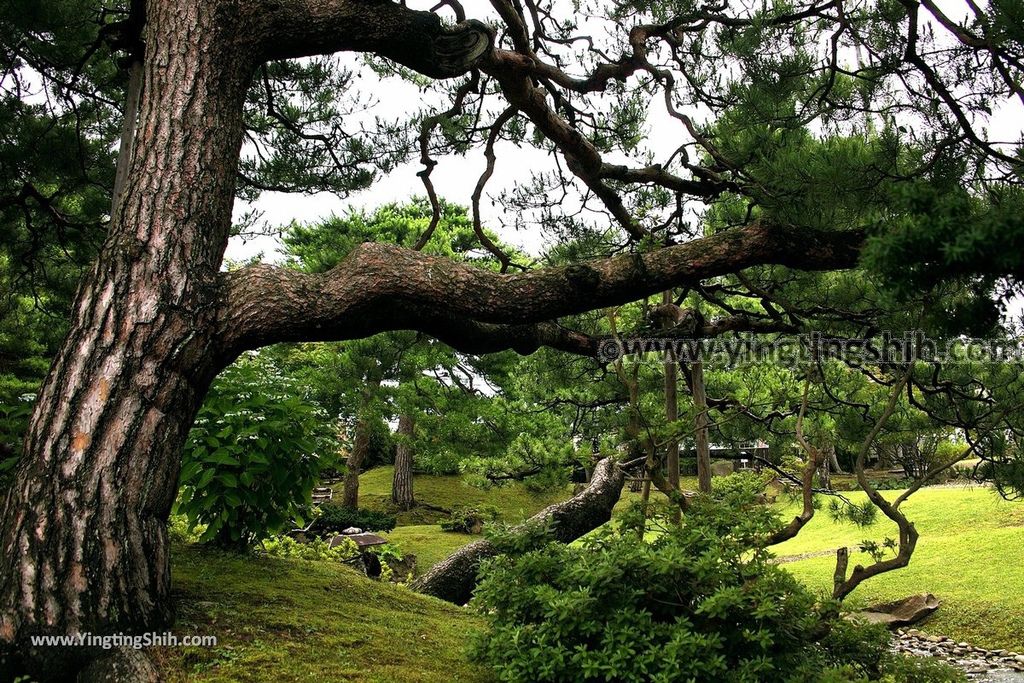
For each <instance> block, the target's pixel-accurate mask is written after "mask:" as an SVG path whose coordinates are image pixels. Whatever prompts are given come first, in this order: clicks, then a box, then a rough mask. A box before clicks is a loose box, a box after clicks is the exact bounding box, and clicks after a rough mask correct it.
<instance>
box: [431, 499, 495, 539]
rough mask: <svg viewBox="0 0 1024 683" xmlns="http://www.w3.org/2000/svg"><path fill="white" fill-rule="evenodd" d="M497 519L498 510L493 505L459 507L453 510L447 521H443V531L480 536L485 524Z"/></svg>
mask: <svg viewBox="0 0 1024 683" xmlns="http://www.w3.org/2000/svg"><path fill="white" fill-rule="evenodd" d="M497 519H498V509H497V508H496V507H494V506H493V505H465V506H464V505H459V506H456V507H454V508H452V512H451V514H450V515H448V518H447V519H443V520H441V530H442V531H454V532H457V533H460V534H478V533H480V532H481V531H482V530H483V527H484V525H485V524H487V523H488V522H494V521H496V520H497Z"/></svg>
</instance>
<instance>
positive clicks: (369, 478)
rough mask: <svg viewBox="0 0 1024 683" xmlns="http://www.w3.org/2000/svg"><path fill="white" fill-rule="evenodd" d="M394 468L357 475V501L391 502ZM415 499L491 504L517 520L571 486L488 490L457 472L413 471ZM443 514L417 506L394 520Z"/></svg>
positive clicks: (417, 520)
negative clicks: (557, 488)
mask: <svg viewBox="0 0 1024 683" xmlns="http://www.w3.org/2000/svg"><path fill="white" fill-rule="evenodd" d="M392 476H394V468H393V467H391V466H390V465H385V466H383V467H375V468H373V469H372V470H368V471H366V472H363V473H362V474H361V475H359V505H360V507H366V508H368V509H373V510H388V509H390V506H391V478H392ZM334 488H335V493H334V495H335V496H336V497H337V498H338V499H340V498H341V484H340V483H338V484H336V485H335V487H334ZM413 488H414V492H415V496H416V500H417V502H419V503H425V504H427V505H431V506H434V507H440V508H448V509H450V508H452V507H453V506H455V505H480V504H486V505H493V506H494V507H495V508H497V509H498V513H499V514H500V515H501V519H502V521H505V522H508V523H514V522H519V521H522V520H524V519H526V518H527V517H529V516H530V515H532V514H534V513H536V512H538V511H540V510H542V509H544V508H545V507H547V506H548V505H550V504H551V503H555V502H558V501H560V500H563V499H565V498H567V497H569V496H571V495H572V487H569V486H566V487H565V488H564V489H562V490H558V491H545V492H543V493H536V492H533V491H530V490H529V489H527V488H526V487H525V486H523V485H522V484H519V483H512V484H508V485H506V486H496V487H493V488H491V489H488V490H484V489H480V488H476V487H473V486H470V485H469V484H467V483H466V482H465V481H464V480H463V478H462V477H461V476H458V475H456V476H435V475H432V474H416V475H414V476H413ZM443 517H444V513H442V512H439V511H437V510H431V509H429V508H417V509H415V510H412V511H410V512H402V513H399V514H398V524H399V525H400V526H407V525H423V524H431V523H434V522H436V521H437V520H439V519H441V518H443Z"/></svg>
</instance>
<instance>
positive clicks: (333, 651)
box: [160, 468, 1024, 683]
mask: <svg viewBox="0 0 1024 683" xmlns="http://www.w3.org/2000/svg"><path fill="white" fill-rule="evenodd" d="M389 482H390V470H389V469H386V468H381V469H380V470H374V471H372V472H370V473H367V475H365V480H364V482H363V483H364V488H363V490H364V493H365V494H366V498H370V499H372V498H371V497H373V498H376V499H377V500H378V501H379V502H383V501H384V500H385V499H386V496H387V491H388V486H389ZM416 485H417V490H418V495H420V497H421V499H423V500H427V501H428V502H431V503H433V504H435V505H442V506H446V507H447V506H450V505H452V504H458V503H465V502H487V503H490V504H492V505H495V506H496V507H499V508H500V509H502V510H503V512H504V514H505V515H506V519H508V520H509V521H516V520H517V519H521V518H522V517H525V516H528V515H529V514H532V513H533V512H535V511H536V510H538V509H540V508H541V507H543V506H544V505H546V504H547V503H549V502H552V501H554V500H556V499H558V498H560V497H562V496H563V495H567V493H568V492H565V493H558V494H554V495H551V496H547V497H538V496H534V495H533V494H531V493H529V492H528V491H526V490H525V489H522V488H520V487H512V488H506V489H496V490H493V491H489V492H484V491H479V490H475V489H470V488H468V487H466V486H464V485H463V484H462V483H461V481H460V480H459V479H458V478H445V477H417V482H416ZM851 495H853V496H854V497H856V495H855V494H851ZM889 495H891V494H889ZM628 497H629V498H635V497H636V495H635V494H630V495H629V496H628ZM906 510H907V513H908V515H909V516H910V517H911V519H913V520H914V521H915V522H916V523H917V526H918V529H919V530H920V531H921V541H920V543H919V546H918V551H917V553H916V554H915V556H914V559H913V560H912V562H911V566H910V567H909V568H907V569H904V570H901V571H897V572H893V573H891V574H887V575H885V576H882V577H877V578H875V579H873V580H871V581H868V582H867V583H865V584H864V585H863V586H862V587H861V588H860V589H858V591H857V592H856V593H854V595H853V596H852V597H851V598H850V601H851V603H853V604H854V605H856V604H858V603H860V604H863V603H866V602H868V601H875V600H880V599H889V598H896V597H902V596H904V595H909V594H911V593H917V592H923V591H930V592H933V593H935V594H936V595H938V596H939V597H940V598H941V599H942V600H943V601H944V602H943V606H942V608H941V609H940V610H939V612H938V614H936V616H935V617H933V618H932V620H931V621H929V622H928V623H927V624H926V626H925V629H926V630H928V631H930V632H933V633H938V634H945V635H950V636H952V637H954V638H956V639H965V640H970V641H972V642H975V643H977V644H979V645H987V646H990V647H1006V648H1008V649H1015V650H1018V651H1021V650H1024V575H1022V574H1021V573H1020V571H1019V568H1020V567H1021V566H1022V565H1024V505H1018V504H1014V503H1008V502H1006V501H1003V500H1001V499H999V498H998V497H996V496H995V495H994V494H993V493H992V492H990V491H988V490H986V489H954V488H947V489H925V490H923V491H920V492H918V494H916V495H915V496H914V498H912V499H911V500H910V502H908V503H907V505H906ZM793 512H795V508H794V507H790V508H786V509H785V510H784V514H785V515H786V516H788V515H790V514H792V513H793ZM407 521H412V520H407ZM887 533H888V534H891V533H892V531H891V525H888V524H887V521H886V520H884V519H880V520H879V522H878V523H877V524H876V525H875V526H874V527H872V528H870V529H857V528H855V527H853V526H850V525H845V524H843V525H837V524H835V523H833V522H832V521H831V520H829V519H828V515H827V514H826V513H820V514H819V515H818V516H817V517H816V518H815V519H814V520H813V521H812V522H811V523H810V524H809V525H808V526H807V527H806V528H805V529H804V530H803V532H802V533H801V534H800V536H798V537H797V538H796V539H793V540H792V541H790V542H788V543H786V544H783V545H781V546H779V548H778V554H779V555H797V554H801V553H807V552H815V551H820V550H832V549H834V548H836V547H837V546H838V545H840V544H847V545H856V544H857V543H858V542H859V541H860V540H862V539H865V538H873V539H876V540H881V539H882V538H884V537H885V535H886V534H887ZM391 537H392V539H393V540H395V541H396V542H398V544H399V545H400V546H401V547H402V548H404V549H406V550H408V551H410V552H416V553H417V554H418V555H419V557H420V567H421V568H425V567H427V566H429V565H430V564H431V563H432V562H435V561H437V560H439V559H442V558H443V557H445V556H447V555H448V554H449V553H450V552H451V551H453V550H455V549H456V548H458V547H459V546H461V545H463V544H464V543H467V542H469V541H471V540H473V539H474V538H477V537H475V536H466V535H462V534H449V533H444V532H442V531H440V529H439V528H438V527H437V525H436V524H431V525H424V524H420V525H407V526H401V527H398V528H397V529H395V531H394V532H393V533H392V535H391ZM173 558H174V559H173V580H174V590H175V593H176V597H177V604H178V605H179V610H180V611H179V620H178V623H177V625H176V627H175V632H176V633H178V634H186V633H188V634H214V635H217V636H218V640H219V644H218V646H217V647H216V648H214V649H209V650H200V649H195V648H180V649H164V650H162V651H160V661H161V662H162V665H163V669H164V671H165V673H166V675H167V677H168V680H169V681H171V682H172V683H174V682H177V681H209V682H227V681H241V682H246V681H268V682H269V681H274V682H275V683H276V682H277V681H282V682H286V681H307V680H324V681H381V682H383V681H403V682H405V681H409V682H417V681H423V682H429V681H484V680H488V678H487V674H486V673H485V672H483V671H481V670H479V669H477V668H475V667H473V666H471V665H469V664H468V663H467V662H466V659H465V656H464V650H465V643H466V634H467V633H468V632H470V631H472V630H474V629H476V628H480V627H481V622H480V621H479V620H478V618H476V617H475V616H474V615H472V614H471V613H469V612H466V611H464V610H462V609H459V608H456V607H453V606H450V605H447V604H445V603H442V602H439V601H436V600H432V599H430V598H425V597H422V596H418V595H416V594H413V593H411V592H409V591H407V590H405V589H402V588H397V587H394V586H391V585H387V584H380V583H377V582H372V581H369V580H367V579H364V578H363V577H361V576H359V575H357V574H355V573H354V572H352V571H351V570H349V569H347V568H345V567H343V566H338V565H335V564H332V563H324V562H302V561H297V560H295V561H292V560H275V559H256V558H241V557H238V556H231V555H224V554H221V553H217V552H212V551H205V550H201V549H198V548H195V547H185V548H182V547H176V548H175V553H174V555H173ZM853 560H854V562H856V561H857V560H858V558H857V557H856V556H855V557H854V558H853ZM861 561H863V558H861ZM832 563H833V558H832V557H831V556H829V557H821V558H813V559H807V560H801V561H798V562H793V563H789V564H786V568H787V569H788V570H790V571H792V572H793V573H794V574H795V575H797V576H798V577H800V578H801V579H802V580H804V581H806V582H807V583H808V584H810V585H812V586H814V587H818V588H822V589H824V588H825V587H826V586H827V584H828V582H829V581H830V576H831V571H832Z"/></svg>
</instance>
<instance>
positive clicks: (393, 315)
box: [220, 222, 864, 354]
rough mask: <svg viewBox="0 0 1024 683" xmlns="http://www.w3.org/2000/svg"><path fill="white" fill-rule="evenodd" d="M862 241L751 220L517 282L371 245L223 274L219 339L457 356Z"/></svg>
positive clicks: (803, 264) (848, 254)
mask: <svg viewBox="0 0 1024 683" xmlns="http://www.w3.org/2000/svg"><path fill="white" fill-rule="evenodd" d="M863 240H864V233H863V232H861V231H859V230H846V231H820V230H808V229H797V228H792V227H786V226H781V225H769V224H767V223H762V222H756V223H753V224H751V225H748V226H746V227H742V228H732V229H729V230H723V231H721V232H718V233H716V234H714V235H711V236H708V237H704V238H701V239H697V240H693V241H690V242H686V243H684V244H680V245H676V246H672V247H666V248H663V249H658V250H656V251H652V252H648V253H645V254H639V253H637V254H624V255H620V256H615V257H611V258H606V259H599V260H593V261H586V262H582V263H578V264H573V265H569V266H560V267H552V268H543V269H538V270H533V271H529V272H526V273H516V274H507V273H495V272H493V271H489V270H485V269H483V268H478V267H475V266H473V265H470V264H467V263H459V262H455V261H452V260H450V259H448V258H444V257H441V256H433V255H430V254H424V253H421V252H417V251H413V250H410V249H404V248H401V247H397V246H394V245H389V244H374V243H366V244H363V245H360V246H359V247H358V248H356V249H355V250H353V252H352V253H351V254H349V256H348V257H346V258H345V259H344V260H343V261H342V262H341V263H340V264H339V265H338V266H337V267H335V268H334V269H332V270H331V271H328V272H327V273H323V274H308V273H301V272H298V271H295V270H290V269H287V268H279V267H273V266H267V265H259V266H252V267H249V268H244V269H241V270H238V271H234V272H232V273H225V274H224V275H223V276H222V277H223V278H224V283H223V284H224V292H223V297H224V299H223V303H222V308H221V314H220V323H221V327H220V329H221V335H222V339H221V341H222V346H223V348H224V349H225V352H226V353H228V354H230V353H238V352H240V351H242V350H245V349H251V348H257V347H260V346H263V345H266V344H272V343H276V342H280V341H303V340H308V341H314V340H343V339H354V338H360V337H366V336H369V335H372V334H376V333H378V332H385V331H391V330H399V329H409V330H421V331H423V332H427V333H428V334H436V335H437V336H439V337H441V338H443V339H444V341H446V342H447V343H449V344H451V345H453V346H455V347H456V348H459V347H460V346H462V344H460V343H459V342H460V337H464V338H465V340H466V341H467V343H468V342H472V341H473V338H474V335H475V336H476V338H477V339H478V340H479V341H480V342H481V343H482V342H483V341H485V340H486V337H487V335H488V334H489V335H491V336H494V335H496V334H499V333H508V332H509V331H510V330H512V331H515V330H516V329H518V330H519V331H520V334H521V335H525V334H526V328H525V327H516V326H527V325H532V324H535V323H540V322H547V321H551V320H554V319H556V318H559V317H561V316H565V315H573V314H577V313H583V312H586V311H591V310H595V309H598V308H603V307H606V306H615V305H620V304H624V303H627V302H629V301H634V300H636V299H639V298H641V297H644V296H648V295H651V294H654V293H656V292H660V291H663V290H665V289H668V288H670V287H676V286H683V285H693V284H695V283H698V282H700V281H702V280H705V279H707V278H712V277H716V276H720V275H725V274H729V273H735V272H737V271H740V270H743V269H744V268H749V267H751V266H757V265H765V264H777V265H783V266H789V267H792V268H797V269H802V270H834V269H841V268H849V267H852V266H854V265H855V264H856V263H857V258H858V255H859V253H860V247H861V245H862V243H863ZM460 321H461V322H460ZM466 321H472V322H474V323H487V324H490V325H504V326H511V327H506V328H504V329H503V330H502V329H498V328H493V327H492V328H488V327H485V326H481V325H475V326H472V325H469V323H468V322H466ZM460 326H461V327H460ZM554 333H555V330H554V329H548V330H547V331H546V332H545V334H554ZM529 334H532V335H536V334H537V332H536V331H530V332H529ZM533 341H536V339H535V338H534V339H533ZM530 343H532V341H531V342H530ZM566 343H569V342H566Z"/></svg>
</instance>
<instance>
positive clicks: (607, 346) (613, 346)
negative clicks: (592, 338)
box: [597, 339, 622, 363]
mask: <svg viewBox="0 0 1024 683" xmlns="http://www.w3.org/2000/svg"><path fill="white" fill-rule="evenodd" d="M620 356H622V348H620V347H619V343H618V342H617V341H615V340H614V339H605V340H604V341H602V342H601V343H600V344H598V346H597V359H598V360H599V361H601V362H602V363H611V362H612V361H615V360H618V359H619V357H620Z"/></svg>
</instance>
